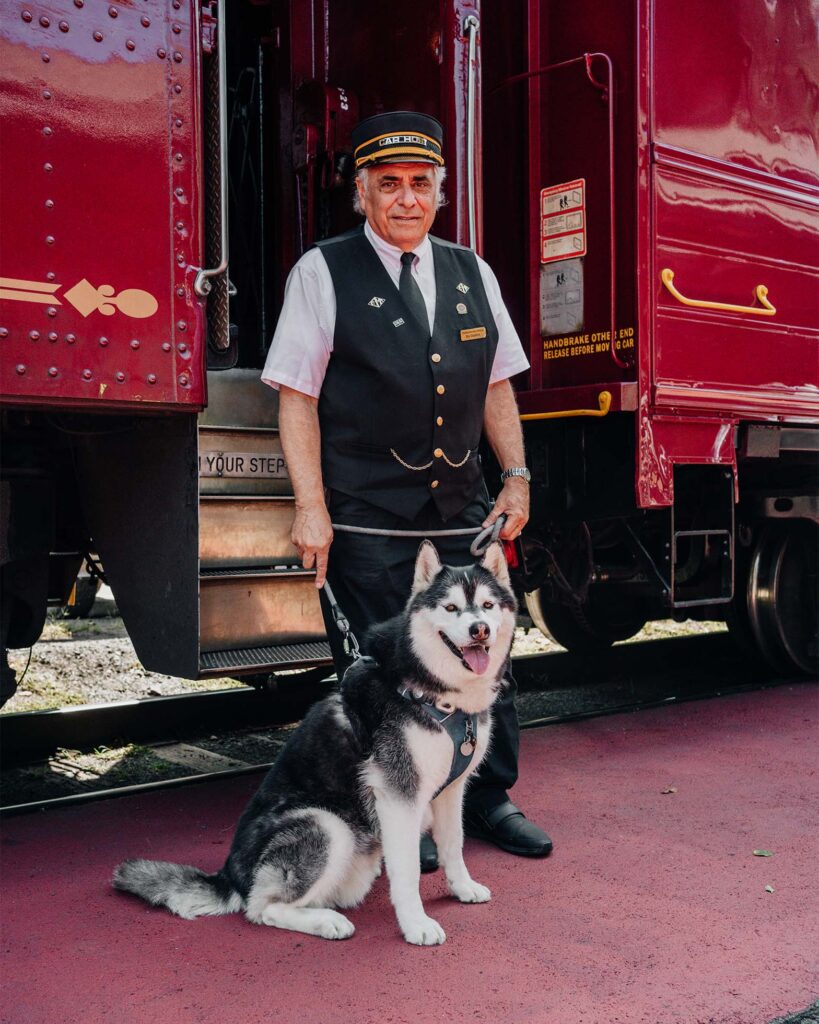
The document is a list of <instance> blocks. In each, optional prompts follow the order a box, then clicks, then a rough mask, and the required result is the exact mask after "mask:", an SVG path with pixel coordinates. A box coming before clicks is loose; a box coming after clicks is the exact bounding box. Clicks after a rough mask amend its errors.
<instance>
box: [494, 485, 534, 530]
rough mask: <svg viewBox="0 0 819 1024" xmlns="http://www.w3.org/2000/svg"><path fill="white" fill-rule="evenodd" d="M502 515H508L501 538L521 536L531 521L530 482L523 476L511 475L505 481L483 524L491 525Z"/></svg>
mask: <svg viewBox="0 0 819 1024" xmlns="http://www.w3.org/2000/svg"><path fill="white" fill-rule="evenodd" d="M500 515H505V516H506V522H505V523H504V524H503V529H502V530H501V532H500V536H501V540H514V539H515V538H516V537H518V536H520V532H521V530H522V529H523V527H524V526H525V525H526V524H527V523H528V522H529V484H528V483H527V482H526V481H525V480H524V479H522V478H521V477H510V479H508V480H507V481H506V482H505V483H504V485H503V489H502V490H501V492H500V494H499V495H498V497H497V498H496V500H495V504H494V506H493V508H492V511H491V512H490V513H489V515H488V516H487V517H486V519H484V521H483V525H484V526H491V525H492V523H494V522H495V520H496V519H497V518H498V516H500Z"/></svg>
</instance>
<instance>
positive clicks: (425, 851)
mask: <svg viewBox="0 0 819 1024" xmlns="http://www.w3.org/2000/svg"><path fill="white" fill-rule="evenodd" d="M420 853H421V871H422V872H423V873H424V874H428V873H429V872H430V871H437V870H438V847H437V846H436V845H435V840H434V839H433V838H432V836H431V835H430V834H429V832H424V833H422V835H421V851H420Z"/></svg>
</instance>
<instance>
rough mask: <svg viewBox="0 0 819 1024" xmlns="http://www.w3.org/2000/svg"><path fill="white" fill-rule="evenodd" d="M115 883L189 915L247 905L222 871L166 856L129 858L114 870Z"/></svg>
mask: <svg viewBox="0 0 819 1024" xmlns="http://www.w3.org/2000/svg"><path fill="white" fill-rule="evenodd" d="M113 884H114V888H115V889H121V890H122V891H123V892H131V893H133V894H134V895H135V896H140V897H141V898H142V899H143V900H146V901H147V902H148V903H151V904H153V905H154V906H155V907H167V908H168V910H170V911H171V913H172V914H178V915H179V917H185V918H192V917H201V916H202V915H204V914H233V913H235V912H236V911H238V910H241V909H242V907H243V905H244V904H243V901H242V898H241V896H240V895H239V894H238V893H237V892H236V891H235V889H233V887H232V886H231V884H230V882H228V880H227V879H226V878H225V877H224V875H223V874H222V873H221V871H219V872H217V873H216V874H215V875H209V874H207V873H206V872H204V871H201V870H200V869H199V868H194V867H190V866H189V865H187V864H170V863H168V861H164V860H125V861H123V862H122V864H120V865H118V867H117V868H116V870H115V871H114V879H113Z"/></svg>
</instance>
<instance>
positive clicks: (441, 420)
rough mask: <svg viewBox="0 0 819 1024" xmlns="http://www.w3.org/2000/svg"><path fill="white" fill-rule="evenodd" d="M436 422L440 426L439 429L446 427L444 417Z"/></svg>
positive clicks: (440, 417)
mask: <svg viewBox="0 0 819 1024" xmlns="http://www.w3.org/2000/svg"><path fill="white" fill-rule="evenodd" d="M435 422H436V423H437V424H438V426H439V427H442V426H443V425H444V417H443V416H439V417H438V419H437V420H436V421H435Z"/></svg>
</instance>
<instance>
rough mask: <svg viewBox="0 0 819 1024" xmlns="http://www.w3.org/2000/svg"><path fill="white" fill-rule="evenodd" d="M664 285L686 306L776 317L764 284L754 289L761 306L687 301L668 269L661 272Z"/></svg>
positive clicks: (695, 300)
mask: <svg viewBox="0 0 819 1024" xmlns="http://www.w3.org/2000/svg"><path fill="white" fill-rule="evenodd" d="M660 278H661V279H662V282H663V284H664V285H665V286H666V288H667V289H668V290H669V291H670V292H671V294H672V295H673V296H674V298H675V299H676V300H677V301H678V302H681V303H682V304H683V305H684V306H696V307H697V308H698V309H725V310H727V311H728V312H729V313H752V314H753V315H754V316H776V307H775V306H772V305H771V304H770V302H768V289H767V288H766V287H765V285H764V284H758V285H757V286H756V288H754V295H755V296H756V298H757V300H758V301H759V302H760V303H761V306H762V308H760V307H759V306H735V305H734V304H733V303H732V302H708V301H707V300H705V299H687V298H686V297H685V296H684V295H683V294H682V293H681V292H680V291H678V290H677V288H676V286H675V284H674V271H673V270H669V269H668V267H666V268H665V269H664V270H662V271H661V272H660Z"/></svg>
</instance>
